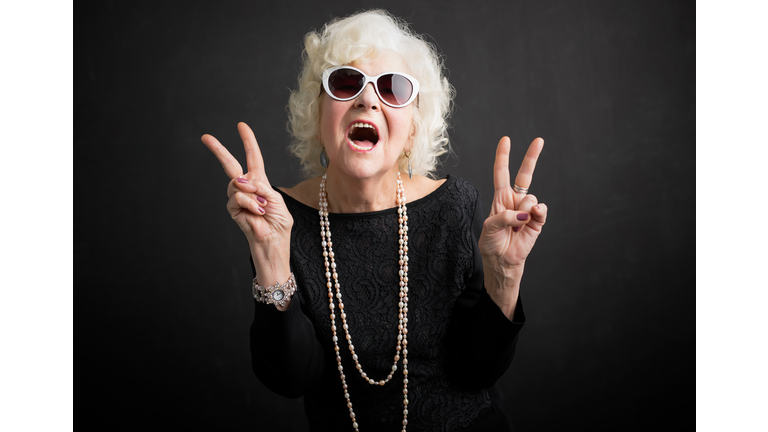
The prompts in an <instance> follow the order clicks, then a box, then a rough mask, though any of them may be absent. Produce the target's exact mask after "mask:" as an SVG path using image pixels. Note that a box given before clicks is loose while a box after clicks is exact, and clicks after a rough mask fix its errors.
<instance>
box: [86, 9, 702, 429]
mask: <svg viewBox="0 0 768 432" xmlns="http://www.w3.org/2000/svg"><path fill="white" fill-rule="evenodd" d="M382 6H386V8H387V9H388V10H389V11H390V12H392V13H393V14H395V15H397V16H400V17H403V18H405V19H406V20H407V21H408V22H410V23H412V26H413V28H414V29H415V30H416V31H417V32H419V33H424V34H427V35H429V37H428V39H429V40H430V41H433V42H435V43H436V44H437V45H438V46H439V48H440V50H441V52H442V53H443V54H444V55H445V63H446V66H447V68H448V70H449V71H450V75H449V77H450V80H451V83H452V84H453V85H454V86H455V87H456V89H457V98H456V109H455V113H454V115H453V125H454V127H453V129H452V130H451V139H452V143H453V145H454V148H455V151H456V155H455V156H454V157H450V158H447V159H445V160H444V165H443V166H442V168H441V173H450V174H452V175H457V176H459V177H463V178H465V179H467V180H469V181H470V182H471V183H473V184H474V185H475V186H476V187H477V188H478V189H479V190H480V191H481V193H482V194H483V199H484V205H485V207H486V210H487V209H488V205H489V203H490V199H491V196H492V194H493V185H492V172H491V168H492V165H493V158H494V149H495V146H496V144H497V142H498V140H499V138H500V137H501V136H503V135H509V136H510V137H511V139H512V143H513V153H512V169H513V171H515V170H516V169H517V167H518V165H519V163H520V160H521V158H522V155H523V154H524V152H525V149H526V147H527V145H528V144H529V143H530V141H531V140H532V139H533V138H535V137H537V136H541V137H543V138H544V139H545V141H546V145H545V149H544V151H543V153H542V155H541V158H540V160H539V164H538V166H537V169H536V174H535V178H534V182H533V185H532V188H531V190H532V193H535V194H536V195H537V196H538V197H539V199H540V200H541V201H543V202H546V203H547V204H548V206H549V208H550V215H549V220H548V223H547V225H546V227H545V230H544V233H543V235H542V236H541V237H540V239H539V242H538V244H537V245H536V248H535V249H534V251H533V253H532V255H531V257H530V258H529V260H528V265H527V267H526V274H525V277H524V280H523V288H522V289H523V296H524V297H525V301H526V312H527V315H528V318H529V320H528V323H527V324H526V326H525V328H524V330H523V333H522V334H521V338H520V342H519V344H518V350H517V355H516V357H515V360H514V362H513V364H512V366H511V368H510V370H509V371H508V372H507V373H506V375H505V376H504V377H503V378H502V380H501V381H500V386H501V388H502V390H503V391H504V393H505V395H506V397H507V400H508V402H509V410H510V412H511V413H512V416H513V418H514V422H515V425H516V427H517V429H518V430H520V431H549V430H564V429H575V430H586V429H589V430H647V429H649V428H653V429H654V430H671V429H677V428H679V427H692V425H693V424H694V421H695V420H694V406H693V401H694V391H695V382H694V378H695V357H694V355H695V353H694V347H695V339H694V337H695V322H694V318H695V309H694V299H695V274H694V270H695V269H694V246H695V238H694V232H695V231H694V217H695V214H694V200H695V195H694V190H695V184H694V181H695V180H694V174H695V168H694V156H695V148H694V145H695V135H694V126H695V111H694V109H695V107H694V102H695V100H694V90H695V76H694V66H695V65H694V61H695V52H694V49H695V40H694V30H695V21H694V12H695V11H694V4H693V2H673V1H620V2H616V1H596V0H591V1H579V2H575V1H538V2H536V1H509V2H500V1H497V2H480V1H473V2H462V1H442V2H425V1H389V2H386V3H383V2H371V1H337V2H333V4H330V3H324V2H310V1H298V2H283V3H278V2H257V1H249V2H224V3H216V4H215V5H214V2H203V1H186V2H168V1H158V2H151V3H150V2H147V3H142V2H93V3H92V4H87V3H78V5H77V7H76V15H75V17H76V19H75V71H74V72H75V75H74V79H75V81H74V84H75V94H74V115H75V123H74V144H75V145H74V163H75V167H76V170H75V196H76V204H77V207H76V213H75V219H74V228H75V231H74V263H75V287H76V290H75V304H76V306H75V323H76V327H77V338H76V340H77V374H76V388H77V389H78V395H79V396H81V398H80V399H79V400H78V410H79V413H78V414H79V415H78V423H81V424H85V423H89V424H91V423H93V424H98V425H102V426H108V427H109V429H111V430H134V429H135V428H139V427H140V428H142V429H146V428H151V429H159V428H160V427H173V428H181V427H191V428H201V427H205V428H212V429H213V428H216V429H217V430H246V429H247V430H285V431H291V430H297V431H301V430H304V427H305V426H304V425H305V421H304V420H303V410H302V404H301V400H300V399H299V400H288V399H285V398H282V397H279V396H276V395H274V394H272V393H270V392H269V391H268V390H266V389H265V388H264V387H263V386H262V385H261V384H260V383H259V382H258V381H257V380H256V378H255V377H254V375H253V374H252V372H251V370H250V354H249V350H248V330H249V325H250V322H251V319H252V314H253V310H252V300H251V299H250V293H249V287H250V279H251V275H250V269H249V266H248V249H247V244H246V242H245V240H244V238H243V236H242V234H241V233H240V231H239V229H238V228H237V226H236V225H235V224H234V222H232V221H231V220H230V218H229V215H228V214H227V212H226V210H225V207H224V204H225V201H226V195H225V188H226V183H227V178H226V176H225V175H224V173H223V170H222V169H221V168H220V165H219V163H218V162H217V160H216V159H215V157H214V156H213V155H212V154H210V152H209V151H208V150H207V149H206V148H205V147H204V146H203V145H202V143H201V142H200V139H199V138H200V136H201V135H202V134H203V133H210V134H212V135H214V136H216V137H217V138H219V139H220V141H221V142H222V143H224V145H226V146H227V147H228V148H229V149H230V151H231V152H232V153H233V154H234V155H235V156H236V157H238V158H239V159H240V160H241V161H242V162H243V163H244V161H245V158H244V152H243V149H242V145H241V143H240V141H239V139H238V135H237V130H236V123H237V122H238V121H245V122H247V123H248V124H249V125H250V126H251V127H252V128H253V129H254V132H255V134H256V137H257V139H258V140H259V143H260V145H261V149H262V152H263V154H264V160H265V162H266V165H267V174H268V176H269V178H270V180H271V181H272V183H273V184H275V185H284V186H292V185H293V184H295V183H297V182H298V181H299V180H300V179H301V174H300V172H299V165H298V163H297V161H296V160H295V159H293V158H292V157H290V156H289V155H288V154H287V152H286V150H285V147H286V143H287V142H288V136H287V133H286V131H285V123H286V109H285V105H286V104H287V98H288V94H289V90H288V89H289V88H292V87H293V86H294V85H295V80H296V75H297V73H298V68H299V63H298V59H299V57H300V54H301V41H302V37H303V35H304V34H305V33H306V32H307V31H308V30H310V29H311V28H320V27H321V26H322V25H323V24H324V23H325V22H326V21H328V20H329V19H330V18H331V17H334V16H338V15H346V14H349V13H352V12H354V11H357V10H360V9H363V8H372V7H382ZM283 372H284V373H290V371H283ZM278 425H279V426H278Z"/></svg>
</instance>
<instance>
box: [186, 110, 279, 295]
mask: <svg viewBox="0 0 768 432" xmlns="http://www.w3.org/2000/svg"><path fill="white" fill-rule="evenodd" d="M237 130H238V132H240V139H242V140H243V145H244V146H245V155H246V160H247V167H248V172H247V173H245V174H243V168H242V166H241V165H240V163H239V162H238V161H237V159H235V158H234V156H232V154H231V153H229V151H228V150H227V149H226V148H225V147H224V146H223V145H222V144H221V143H220V142H219V141H218V140H217V139H216V138H214V137H213V136H211V135H208V134H205V135H203V136H202V138H201V140H202V141H203V144H205V146H206V147H208V149H210V150H211V152H213V154H214V155H216V158H217V159H218V160H219V162H221V166H222V167H223V168H224V171H225V172H226V173H227V176H228V177H229V178H230V182H229V185H228V186H227V197H228V198H229V201H227V211H229V214H230V215H231V216H232V219H234V220H235V222H237V225H238V226H239V227H240V229H241V230H242V231H243V234H245V237H246V239H248V244H249V246H250V248H251V254H252V255H253V262H254V266H255V267H256V274H257V275H258V276H259V284H260V285H274V284H275V283H277V282H279V283H284V282H285V281H286V280H288V276H289V275H290V262H289V260H290V237H291V228H292V227H293V218H292V217H291V214H290V213H289V212H288V209H287V208H286V206H285V202H284V201H283V197H282V196H281V195H280V194H279V193H278V192H276V191H275V190H274V189H272V186H271V185H270V184H269V180H268V179H267V174H266V172H265V171H264V160H263V159H262V157H261V151H260V150H259V144H258V143H257V142H256V137H255V136H254V135H253V131H252V130H251V128H250V127H248V125H246V124H245V123H242V122H241V123H238V125H237ZM273 279H274V280H273Z"/></svg>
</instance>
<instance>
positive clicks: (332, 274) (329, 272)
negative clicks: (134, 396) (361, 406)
mask: <svg viewBox="0 0 768 432" xmlns="http://www.w3.org/2000/svg"><path fill="white" fill-rule="evenodd" d="M326 175H327V174H324V175H323V178H322V180H320V211H319V213H320V235H321V237H322V240H323V257H324V258H325V277H326V278H327V280H328V282H327V283H326V287H327V288H328V303H329V304H328V307H329V309H330V311H331V315H330V317H331V331H332V332H333V345H334V350H335V351H336V363H337V364H338V369H339V375H340V376H341V384H342V387H343V388H344V398H346V399H347V408H349V416H350V418H351V419H352V427H353V428H354V429H355V432H360V431H359V429H358V426H359V425H358V424H357V419H356V416H355V411H354V409H353V408H352V399H350V396H349V388H348V387H347V377H346V375H345V374H344V367H343V366H342V365H341V355H340V352H339V338H338V335H337V334H336V314H335V313H334V310H335V309H336V306H335V305H334V301H333V297H334V294H333V289H334V288H336V298H338V301H339V314H340V315H341V321H342V328H343V329H344V333H345V335H346V338H347V344H348V345H349V351H350V352H351V353H352V360H354V362H355V367H356V368H357V370H358V372H359V373H360V376H361V377H363V379H364V380H366V381H367V382H368V384H371V385H379V386H383V385H384V384H386V383H388V382H389V381H390V380H391V379H392V375H393V374H394V373H395V371H397V362H398V361H399V360H400V353H401V352H402V354H403V429H402V430H403V432H405V430H406V426H407V425H408V209H407V207H406V206H405V189H403V182H402V180H400V172H398V173H397V213H398V223H399V224H400V230H399V234H400V241H399V243H400V252H399V254H400V258H399V261H398V262H399V264H400V301H399V302H398V308H399V315H398V319H399V320H400V321H399V324H398V326H397V328H398V334H397V346H396V348H395V361H394V364H393V365H392V370H391V371H390V372H389V375H387V378H386V379H383V380H379V381H376V380H375V379H373V378H370V377H369V376H368V375H367V374H366V373H365V371H363V367H362V365H360V362H359V361H358V357H357V354H355V346H354V344H353V343H352V336H351V335H350V334H349V325H347V314H346V313H345V312H344V302H343V301H342V298H341V285H340V284H339V274H338V273H337V272H336V261H335V258H334V256H335V254H334V253H333V242H332V241H331V224H330V222H328V194H327V193H326V192H325V181H326ZM331 279H333V281H332V280H331Z"/></svg>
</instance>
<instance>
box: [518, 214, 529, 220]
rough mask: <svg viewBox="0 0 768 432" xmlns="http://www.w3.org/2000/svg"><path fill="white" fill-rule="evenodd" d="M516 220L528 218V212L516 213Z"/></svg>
mask: <svg viewBox="0 0 768 432" xmlns="http://www.w3.org/2000/svg"><path fill="white" fill-rule="evenodd" d="M517 220H519V221H524V220H528V213H518V214H517Z"/></svg>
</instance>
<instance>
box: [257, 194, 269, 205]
mask: <svg viewBox="0 0 768 432" xmlns="http://www.w3.org/2000/svg"><path fill="white" fill-rule="evenodd" d="M256 201H258V202H259V203H261V205H264V204H266V203H267V200H265V199H264V198H262V197H260V196H257V197H256Z"/></svg>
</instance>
